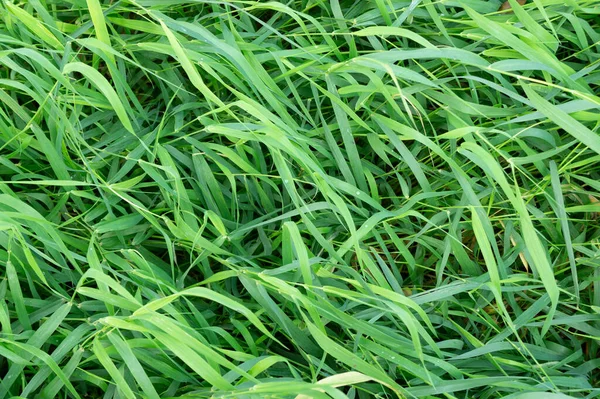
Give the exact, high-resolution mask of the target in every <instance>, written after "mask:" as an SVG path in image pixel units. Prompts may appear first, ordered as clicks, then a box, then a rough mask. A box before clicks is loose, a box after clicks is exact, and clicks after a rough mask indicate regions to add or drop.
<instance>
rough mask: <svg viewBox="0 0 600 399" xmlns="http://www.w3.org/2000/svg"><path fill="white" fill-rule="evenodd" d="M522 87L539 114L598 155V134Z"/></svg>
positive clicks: (526, 85) (599, 148)
mask: <svg viewBox="0 0 600 399" xmlns="http://www.w3.org/2000/svg"><path fill="white" fill-rule="evenodd" d="M522 87H523V90H525V94H527V97H528V98H529V99H530V100H531V102H532V103H533V105H534V106H535V107H536V108H537V110H538V111H539V112H541V113H542V114H544V115H545V116H546V118H548V119H550V120H551V121H552V122H554V123H556V124H557V125H558V126H560V127H561V128H563V129H564V130H565V131H566V132H568V133H569V134H570V135H571V136H573V137H574V138H575V139H577V140H578V141H580V142H582V143H583V144H585V145H586V146H587V147H589V148H590V149H591V150H593V151H595V152H596V153H598V154H600V139H599V137H598V133H594V132H593V131H591V130H590V129H588V128H587V127H585V126H584V125H583V124H582V123H581V122H579V121H577V120H576V119H575V118H573V117H572V116H570V115H569V114H567V113H566V112H564V111H562V110H560V109H559V108H558V107H557V106H555V105H552V104H551V103H550V102H548V101H547V100H545V99H544V98H543V97H542V96H540V95H539V94H537V93H536V92H535V91H534V90H533V89H532V88H531V86H529V85H528V84H525V83H523V84H522Z"/></svg>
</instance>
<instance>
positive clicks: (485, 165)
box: [461, 142, 560, 335]
mask: <svg viewBox="0 0 600 399" xmlns="http://www.w3.org/2000/svg"><path fill="white" fill-rule="evenodd" d="M461 152H463V153H464V154H465V155H466V156H467V157H469V158H471V160H473V161H474V163H476V164H477V165H478V166H479V167H481V168H482V169H483V170H484V171H485V172H486V174H488V175H489V177H490V178H491V179H493V180H494V181H496V182H497V183H498V184H499V185H500V187H501V188H502V191H503V192H504V194H505V195H506V196H507V197H508V199H509V201H510V202H511V204H512V206H513V207H514V208H515V210H516V211H517V214H518V215H519V221H520V222H521V228H522V229H523V236H524V237H526V244H525V245H526V246H527V248H528V250H529V253H530V255H531V258H532V260H533V264H534V265H535V268H536V270H537V272H538V274H539V276H540V279H541V280H542V283H543V284H544V287H546V290H547V292H548V295H550V299H551V301H552V308H551V310H550V312H548V315H547V317H546V323H545V325H544V328H543V329H542V335H544V334H546V332H548V329H549V328H550V322H551V321H552V319H553V318H554V313H555V312H556V307H557V306H558V297H559V295H560V292H559V288H558V285H557V283H556V279H555V277H554V270H553V269H552V266H551V265H550V263H549V262H548V259H547V255H546V251H544V248H543V246H542V243H541V241H540V238H539V237H538V233H537V231H536V230H535V227H533V223H532V217H531V215H530V214H529V212H528V211H527V208H526V207H525V203H524V202H523V198H522V197H521V193H520V192H519V190H518V188H517V192H515V191H513V189H512V188H511V187H510V184H509V183H508V180H507V179H506V176H505V174H504V172H503V171H502V169H501V168H500V165H498V162H497V161H496V160H495V159H494V158H493V157H492V156H491V155H490V154H489V153H488V152H487V151H485V150H484V149H483V148H481V147H479V146H478V145H477V144H475V143H468V142H465V143H463V144H462V145H461Z"/></svg>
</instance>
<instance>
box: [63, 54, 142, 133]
mask: <svg viewBox="0 0 600 399" xmlns="http://www.w3.org/2000/svg"><path fill="white" fill-rule="evenodd" d="M71 72H79V73H81V74H82V75H83V76H85V77H86V78H87V79H88V80H89V82H90V83H92V84H93V85H94V86H95V87H96V88H97V89H98V90H100V92H101V93H102V94H103V95H104V97H106V99H107V100H108V102H109V103H110V105H111V106H112V108H113V110H114V111H115V113H116V114H117V116H118V117H119V120H120V121H121V123H122V124H123V126H124V127H125V129H127V130H128V131H129V133H131V134H133V135H136V133H135V130H134V129H133V125H132V124H131V121H130V120H129V116H128V115H127V112H126V111H125V107H124V106H123V103H122V102H121V100H120V99H119V96H118V95H117V93H116V92H115V89H113V88H112V86H111V85H110V83H109V82H108V80H106V78H105V77H104V76H102V74H101V73H100V72H98V71H97V70H95V69H94V68H92V67H91V66H89V65H86V64H84V63H82V62H70V63H68V64H67V65H65V66H64V67H63V73H64V74H69V73H71Z"/></svg>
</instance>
